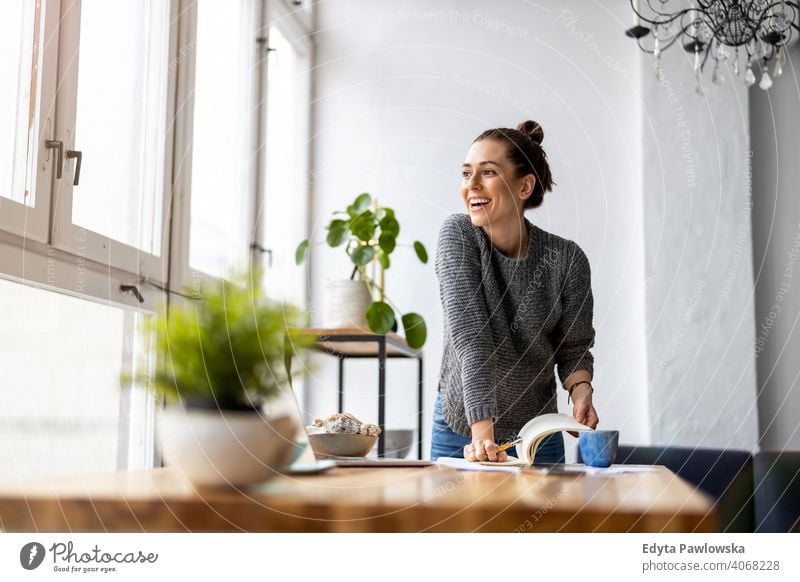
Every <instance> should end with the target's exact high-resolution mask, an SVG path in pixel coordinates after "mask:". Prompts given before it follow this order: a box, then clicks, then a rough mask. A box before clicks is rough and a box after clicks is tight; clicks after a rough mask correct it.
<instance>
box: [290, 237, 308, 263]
mask: <svg viewBox="0 0 800 582" xmlns="http://www.w3.org/2000/svg"><path fill="white" fill-rule="evenodd" d="M310 247H311V241H309V240H308V239H306V240H304V241H303V242H301V243H300V244H299V245H297V250H296V251H295V252H294V262H295V264H297V265H299V264H301V263H302V262H303V261H305V260H306V258H308V249H309V248H310Z"/></svg>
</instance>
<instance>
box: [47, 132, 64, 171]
mask: <svg viewBox="0 0 800 582" xmlns="http://www.w3.org/2000/svg"><path fill="white" fill-rule="evenodd" d="M44 147H46V148H48V149H51V150H52V149H54V150H57V151H56V179H58V180H60V179H61V172H62V170H63V164H64V144H63V143H62V142H60V141H59V140H57V139H48V140H46V141H45V142H44Z"/></svg>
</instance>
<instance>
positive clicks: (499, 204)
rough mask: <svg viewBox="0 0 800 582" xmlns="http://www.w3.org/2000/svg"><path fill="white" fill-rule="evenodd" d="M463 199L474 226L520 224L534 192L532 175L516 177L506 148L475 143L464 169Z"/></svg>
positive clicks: (492, 142) (491, 142) (487, 141)
mask: <svg viewBox="0 0 800 582" xmlns="http://www.w3.org/2000/svg"><path fill="white" fill-rule="evenodd" d="M461 172H462V173H461V176H462V177H461V198H462V199H463V201H464V204H465V205H466V207H467V212H469V216H470V218H471V219H472V224H474V225H475V226H488V227H491V225H492V224H510V223H511V222H513V221H516V220H519V217H520V216H521V215H522V213H523V209H524V206H525V200H526V199H527V198H528V197H529V196H530V195H531V192H532V191H533V184H534V180H535V179H534V177H533V175H528V176H524V177H522V178H516V177H515V169H514V166H513V165H512V163H511V160H509V159H508V156H507V155H506V145H505V144H504V143H503V142H499V141H497V140H492V139H485V140H481V141H476V142H475V143H473V144H472V145H471V146H470V148H469V150H468V151H467V157H466V159H465V160H464V165H463V166H462V168H461Z"/></svg>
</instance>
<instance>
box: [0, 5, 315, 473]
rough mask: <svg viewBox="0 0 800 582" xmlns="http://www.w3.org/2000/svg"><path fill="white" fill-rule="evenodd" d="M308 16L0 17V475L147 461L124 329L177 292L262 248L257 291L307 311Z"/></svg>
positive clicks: (90, 9)
mask: <svg viewBox="0 0 800 582" xmlns="http://www.w3.org/2000/svg"><path fill="white" fill-rule="evenodd" d="M273 12H274V15H272V18H273V20H277V21H280V25H279V28H275V27H273V28H272V29H269V26H268V25H267V15H268V14H272V13H273ZM308 22H310V5H307V6H301V7H297V6H294V5H293V4H292V3H291V2H287V0H137V1H136V2H132V1H130V0H6V1H5V2H3V3H2V7H1V8H0V51H2V54H3V59H2V60H0V74H2V75H3V78H4V79H7V80H8V81H7V82H6V83H4V84H3V86H2V87H0V231H2V232H0V317H2V319H1V320H0V321H3V325H2V327H0V370H3V383H2V384H0V386H1V387H2V388H3V395H4V398H5V399H6V401H7V405H4V407H2V408H0V431H3V437H4V438H3V439H2V441H0V443H2V446H3V447H4V448H3V447H0V473H2V472H4V471H5V472H6V473H7V474H8V473H9V472H10V473H12V474H17V475H22V474H34V473H37V474H42V473H44V474H55V473H75V472H81V471H97V470H110V469H113V468H116V467H120V468H137V467H147V466H151V465H152V463H153V453H154V448H153V442H154V410H155V405H154V401H153V398H152V396H151V395H149V394H148V393H146V392H145V391H143V390H141V389H139V388H131V389H127V388H126V389H122V388H120V382H119V375H120V372H122V371H125V372H131V371H133V368H134V366H137V365H141V366H152V364H153V357H152V356H153V355H152V354H151V352H150V349H149V346H148V344H147V342H146V338H143V337H141V336H140V335H139V334H138V332H137V330H139V329H140V325H139V324H140V323H141V321H142V319H143V318H145V317H148V314H150V313H152V312H153V310H154V309H156V307H157V306H158V305H159V304H160V303H164V302H167V300H169V301H171V302H172V301H181V300H182V298H181V296H180V291H181V290H182V287H184V286H185V285H186V284H187V283H196V282H197V281H202V280H204V279H206V278H208V277H220V276H226V275H227V274H228V273H229V272H230V270H231V269H232V268H234V267H244V266H246V265H247V262H248V259H249V258H250V257H251V256H256V257H257V258H258V257H259V255H257V254H255V255H254V254H253V247H255V248H258V246H259V245H267V244H268V245H271V247H272V250H273V259H274V260H273V262H272V269H271V271H270V273H271V280H274V281H279V280H280V281H281V285H280V286H275V287H273V288H271V292H272V293H273V294H274V295H275V296H277V298H282V299H289V300H291V301H293V302H295V303H299V304H303V303H304V294H305V284H304V279H303V277H304V272H303V270H302V269H298V268H296V267H295V266H294V263H293V260H292V258H291V254H292V253H293V250H294V247H295V246H296V244H297V242H298V241H299V240H301V239H302V238H305V232H306V224H305V221H306V216H305V214H306V212H307V202H306V200H307V192H306V190H307V188H306V184H305V178H304V176H305V173H306V172H307V168H308V145H307V144H308V139H309V135H308V132H309V125H308V91H309V86H310V84H309V82H308V75H309V64H308V63H309V55H310V46H309V43H308V41H307V40H304V38H307V25H308ZM298 31H299V32H298ZM267 32H269V34H270V35H271V36H272V37H273V40H274V43H275V47H276V50H275V51H274V52H273V53H271V55H272V56H271V57H270V58H271V59H272V62H270V64H269V72H270V74H271V75H272V76H273V79H272V80H271V81H270V83H269V86H267V83H266V75H267V68H268V64H267V63H268V58H267V52H266V48H267V42H266V36H267V34H266V33H267ZM294 39H300V40H294ZM273 102H274V103H273ZM268 103H269V106H268ZM268 120H269V123H268ZM270 123H271V124H272V127H271V129H269V130H267V127H268V125H269V124H270ZM265 140H268V141H270V142H271V141H272V140H274V142H275V144H276V145H275V146H274V147H269V148H266V147H264V146H265ZM267 166H269V167H267ZM265 192H267V193H268V196H267V198H268V200H267V199H265V197H264V193H265ZM286 195H288V196H290V197H291V198H292V204H291V205H290V206H289V207H288V208H287V207H283V202H284V200H285V199H284V198H282V197H283V196H286ZM259 216H261V217H263V219H264V220H263V222H258V220H257V217H259ZM252 243H256V244H252ZM43 362H46V364H47V365H42V363H43Z"/></svg>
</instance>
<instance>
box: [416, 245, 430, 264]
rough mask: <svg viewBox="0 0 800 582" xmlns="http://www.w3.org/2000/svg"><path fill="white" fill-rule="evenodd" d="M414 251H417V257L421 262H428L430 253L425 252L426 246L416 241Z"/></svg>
mask: <svg viewBox="0 0 800 582" xmlns="http://www.w3.org/2000/svg"><path fill="white" fill-rule="evenodd" d="M414 251H416V253H417V257H418V258H419V260H420V261H422V262H423V263H427V262H428V251H426V250H425V245H424V244H422V243H421V242H419V241H418V240H415V241H414Z"/></svg>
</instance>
